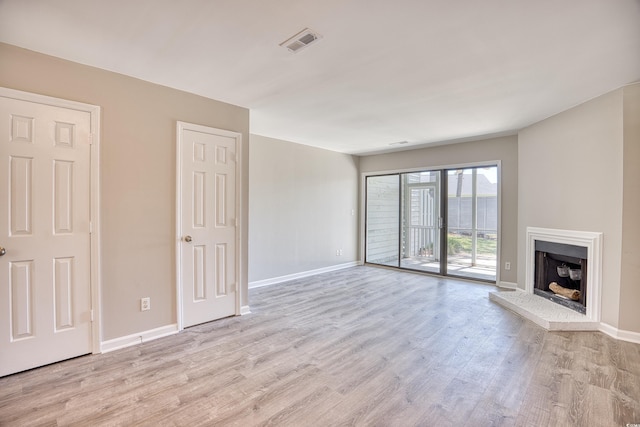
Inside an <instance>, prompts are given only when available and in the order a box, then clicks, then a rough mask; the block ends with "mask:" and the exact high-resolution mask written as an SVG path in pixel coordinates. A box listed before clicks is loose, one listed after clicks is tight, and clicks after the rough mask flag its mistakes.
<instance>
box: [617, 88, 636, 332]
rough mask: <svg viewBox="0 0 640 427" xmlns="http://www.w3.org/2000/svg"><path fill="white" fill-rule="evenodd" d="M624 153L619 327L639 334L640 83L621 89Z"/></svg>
mask: <svg viewBox="0 0 640 427" xmlns="http://www.w3.org/2000/svg"><path fill="white" fill-rule="evenodd" d="M623 108H624V116H623V123H624V150H623V167H622V169H623V179H624V184H623V205H622V271H621V279H620V280H621V281H620V295H621V298H620V325H619V328H620V329H622V330H627V331H636V332H640V307H639V306H640V83H638V84H635V85H630V86H627V87H625V88H624V89H623Z"/></svg>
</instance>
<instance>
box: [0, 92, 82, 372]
mask: <svg viewBox="0 0 640 427" xmlns="http://www.w3.org/2000/svg"><path fill="white" fill-rule="evenodd" d="M89 133H90V113H88V112H82V111H77V110H72V109H66V108H60V107H54V106H50V105H44V104H39V103H36V102H29V101H23V100H17V99H10V98H7V97H0V161H1V162H2V167H0V246H2V247H4V248H5V250H6V253H5V255H4V256H2V257H0V376H2V375H7V374H10V373H14V372H19V371H22V370H25V369H30V368H33V367H36V366H41V365H45V364H48V363H52V362H56V361H59V360H63V359H67V358H70V357H75V356H78V355H82V354H87V353H90V352H91V288H90V204H89V198H90V143H89Z"/></svg>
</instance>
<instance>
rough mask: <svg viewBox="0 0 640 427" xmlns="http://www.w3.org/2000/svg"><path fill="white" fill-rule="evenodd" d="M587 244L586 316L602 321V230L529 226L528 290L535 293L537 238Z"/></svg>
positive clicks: (553, 241) (578, 244)
mask: <svg viewBox="0 0 640 427" xmlns="http://www.w3.org/2000/svg"><path fill="white" fill-rule="evenodd" d="M537 240H540V241H544V242H552V243H560V244H566V245H575V246H582V247H586V248H587V301H586V306H587V307H586V308H587V311H586V315H585V316H586V320H588V321H591V322H600V306H601V301H600V300H601V297H602V233H595V232H590V231H574V230H557V229H551V228H537V227H527V247H526V249H527V252H526V256H527V258H526V264H525V271H526V277H525V292H527V293H530V294H533V288H534V265H535V253H536V249H535V248H536V241H537Z"/></svg>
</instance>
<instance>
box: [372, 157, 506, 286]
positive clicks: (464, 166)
mask: <svg viewBox="0 0 640 427" xmlns="http://www.w3.org/2000/svg"><path fill="white" fill-rule="evenodd" d="M494 166H495V167H496V168H497V177H498V188H497V204H498V209H497V212H498V218H497V239H498V242H497V245H496V280H495V283H496V285H497V284H499V283H500V272H501V270H502V268H501V266H502V263H501V248H502V162H501V161H500V160H487V161H483V162H473V163H459V164H449V165H432V166H423V167H417V168H406V169H391V170H383V171H372V172H362V173H361V174H360V175H361V176H360V239H359V240H360V242H359V243H360V262H359V263H360V265H364V264H367V262H366V259H367V253H366V238H367V228H366V227H367V222H366V219H367V178H368V177H371V176H383V175H394V174H403V173H415V172H430V171H440V172H441V186H442V188H441V192H442V193H441V194H443V195H447V194H448V191H449V189H448V188H447V186H448V181H449V180H448V177H447V172H448V171H449V170H456V169H469V168H481V167H494ZM398 179H400V178H398ZM443 197H444V196H443ZM399 202H401V200H400V201H399ZM440 205H441V206H440V214H441V215H442V227H441V229H440V234H441V240H442V241H441V244H440V259H441V260H445V259H446V256H447V252H446V251H447V244H446V230H447V228H448V224H447V217H448V211H447V209H448V204H447V203H440ZM399 209H402V208H401V206H399ZM400 216H402V215H400ZM443 230H444V231H443ZM443 235H444V236H445V237H442V236H443ZM443 239H444V240H443ZM399 240H400V244H399V246H400V247H399V248H398V256H400V255H401V245H402V239H401V238H400V236H399ZM370 265H376V266H382V267H386V268H397V269H399V270H403V271H411V272H417V273H423V274H429V275H436V276H444V277H447V276H448V277H455V278H456V279H463V280H473V281H481V282H487V283H493V281H484V280H480V279H473V278H466V277H462V276H451V275H449V274H448V272H447V263H446V262H441V269H440V273H430V272H427V271H422V270H414V269H408V268H402V267H400V259H398V266H397V267H389V266H385V265H381V264H373V263H372V264H370Z"/></svg>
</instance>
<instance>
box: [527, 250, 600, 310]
mask: <svg viewBox="0 0 640 427" xmlns="http://www.w3.org/2000/svg"><path fill="white" fill-rule="evenodd" d="M534 245H535V257H534V263H535V264H534V281H533V284H534V288H533V292H534V293H535V294H536V295H539V296H541V297H543V298H546V299H548V300H551V301H553V302H555V303H558V304H560V305H563V306H565V307H568V308H570V309H572V310H575V311H577V312H578V313H582V314H586V312H587V303H586V299H587V283H588V274H589V273H588V268H587V266H588V249H587V247H585V246H576V245H568V244H564V243H555V242H549V241H545V240H536V241H535V244H534Z"/></svg>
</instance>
